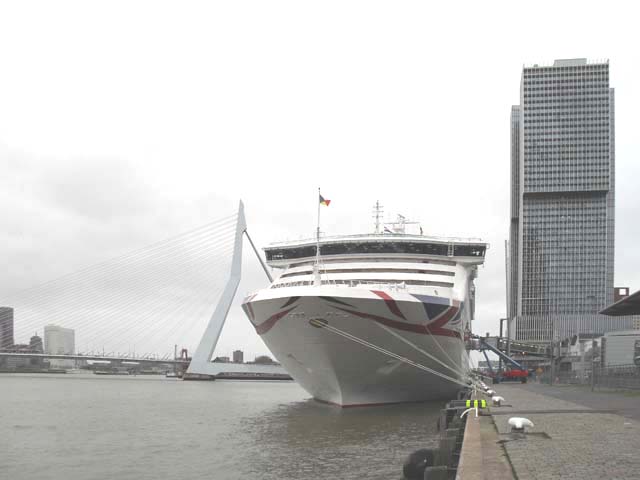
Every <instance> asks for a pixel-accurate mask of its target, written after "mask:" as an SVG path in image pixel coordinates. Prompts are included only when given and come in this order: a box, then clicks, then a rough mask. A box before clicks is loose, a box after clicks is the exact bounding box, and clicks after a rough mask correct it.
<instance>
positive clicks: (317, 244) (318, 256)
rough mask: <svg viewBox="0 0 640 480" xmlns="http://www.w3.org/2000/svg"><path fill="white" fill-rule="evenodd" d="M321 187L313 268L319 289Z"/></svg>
mask: <svg viewBox="0 0 640 480" xmlns="http://www.w3.org/2000/svg"><path fill="white" fill-rule="evenodd" d="M320 197H321V194H320V187H318V199H317V200H316V203H317V204H318V227H317V228H316V263H315V265H314V266H313V284H314V285H315V286H317V287H319V286H320V285H322V281H321V279H320Z"/></svg>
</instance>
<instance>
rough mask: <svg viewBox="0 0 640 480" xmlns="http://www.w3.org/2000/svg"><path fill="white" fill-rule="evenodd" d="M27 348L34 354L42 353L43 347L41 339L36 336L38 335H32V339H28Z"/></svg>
mask: <svg viewBox="0 0 640 480" xmlns="http://www.w3.org/2000/svg"><path fill="white" fill-rule="evenodd" d="M29 347H30V348H31V351H32V352H34V353H44V346H43V345H42V338H41V337H39V336H38V334H37V333H36V334H34V335H33V337H31V338H30V339H29Z"/></svg>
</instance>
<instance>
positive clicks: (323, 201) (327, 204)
mask: <svg viewBox="0 0 640 480" xmlns="http://www.w3.org/2000/svg"><path fill="white" fill-rule="evenodd" d="M318 196H319V197H320V205H324V206H325V207H328V206H329V204H330V203H331V200H329V199H326V198H324V197H323V196H322V195H320V192H319V191H318Z"/></svg>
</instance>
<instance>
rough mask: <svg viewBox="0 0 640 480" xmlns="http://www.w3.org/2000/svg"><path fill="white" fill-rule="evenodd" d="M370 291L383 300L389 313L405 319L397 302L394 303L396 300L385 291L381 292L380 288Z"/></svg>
mask: <svg viewBox="0 0 640 480" xmlns="http://www.w3.org/2000/svg"><path fill="white" fill-rule="evenodd" d="M371 292H372V293H375V294H376V295H378V296H379V297H380V298H382V299H383V300H384V303H385V304H386V305H387V308H388V309H389V311H390V312H391V313H393V314H394V315H396V316H398V317H400V318H402V319H403V320H406V318H405V316H404V315H403V314H402V312H401V311H400V309H399V308H398V304H397V303H396V301H395V300H394V299H393V298H391V297H390V296H389V295H388V294H387V293H385V292H381V291H380V290H371Z"/></svg>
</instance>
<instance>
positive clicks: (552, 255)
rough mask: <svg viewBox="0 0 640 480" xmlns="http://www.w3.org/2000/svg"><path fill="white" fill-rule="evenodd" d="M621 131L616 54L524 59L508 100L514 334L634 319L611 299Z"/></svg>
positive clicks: (565, 332)
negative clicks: (613, 69) (610, 310)
mask: <svg viewBox="0 0 640 480" xmlns="http://www.w3.org/2000/svg"><path fill="white" fill-rule="evenodd" d="M614 189H615V137H614V92H613V89H612V88H609V62H608V61H587V60H586V59H571V60H556V61H555V62H554V63H553V65H550V66H542V65H533V66H526V67H524V68H523V71H522V78H521V83H520V105H515V106H513V107H512V109H511V202H510V208H511V214H510V242H509V245H508V247H507V257H508V269H507V281H508V295H507V315H508V316H509V318H510V320H511V321H510V322H509V327H510V336H511V337H513V338H516V339H519V340H527V341H548V340H549V339H550V335H551V332H553V335H554V337H555V338H559V339H564V338H567V337H569V336H571V335H574V334H576V333H604V332H605V331H609V330H615V329H619V328H628V327H629V326H630V325H631V323H630V322H631V320H629V319H625V318H618V319H612V318H608V317H604V316H601V315H598V314H597V313H598V312H599V311H600V310H602V309H603V308H604V307H606V306H607V305H609V304H610V303H612V301H613V261H614Z"/></svg>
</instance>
